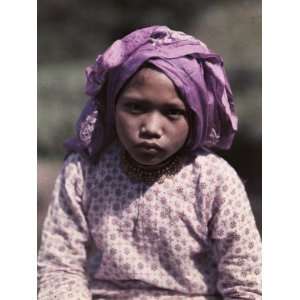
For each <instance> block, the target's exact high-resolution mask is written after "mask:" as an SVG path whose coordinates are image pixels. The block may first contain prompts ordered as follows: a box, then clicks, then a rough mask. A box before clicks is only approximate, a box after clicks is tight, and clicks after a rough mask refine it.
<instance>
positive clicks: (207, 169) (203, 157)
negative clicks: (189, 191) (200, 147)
mask: <svg viewBox="0 0 300 300" xmlns="http://www.w3.org/2000/svg"><path fill="white" fill-rule="evenodd" d="M192 167H193V168H194V169H195V170H196V172H197V173H198V175H199V178H200V180H201V181H208V182H209V184H210V186H212V187H213V186H214V187H216V188H217V187H218V186H220V185H222V184H223V183H224V182H228V181H232V182H237V183H238V184H241V185H242V183H241V179H240V177H239V175H238V174H237V171H236V170H235V169H234V168H233V167H232V166H231V165H230V164H229V163H228V162H227V161H226V160H225V159H224V158H222V157H221V156H219V155H217V154H215V153H213V152H209V151H198V152H195V153H194V159H193V162H192Z"/></svg>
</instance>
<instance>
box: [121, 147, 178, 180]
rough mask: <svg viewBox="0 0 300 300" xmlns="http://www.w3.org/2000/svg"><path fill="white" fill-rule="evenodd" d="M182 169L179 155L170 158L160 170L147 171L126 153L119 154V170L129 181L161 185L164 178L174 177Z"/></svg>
mask: <svg viewBox="0 0 300 300" xmlns="http://www.w3.org/2000/svg"><path fill="white" fill-rule="evenodd" d="M181 167H182V158H181V156H180V155H179V154H177V155H175V156H174V157H172V158H171V159H170V160H169V161H168V162H166V163H165V164H164V165H163V166H161V168H158V169H154V170H147V169H145V168H143V167H142V166H141V165H139V164H138V163H137V162H135V161H134V160H133V159H132V158H131V157H130V156H129V154H128V153H127V152H126V151H122V153H121V168H122V170H123V172H124V173H125V174H126V175H127V176H128V177H129V178H131V179H134V180H136V181H144V182H147V183H154V182H155V181H157V182H158V183H163V182H164V180H165V179H166V178H169V177H171V176H173V175H175V174H176V173H177V172H178V171H179V170H180V169H181Z"/></svg>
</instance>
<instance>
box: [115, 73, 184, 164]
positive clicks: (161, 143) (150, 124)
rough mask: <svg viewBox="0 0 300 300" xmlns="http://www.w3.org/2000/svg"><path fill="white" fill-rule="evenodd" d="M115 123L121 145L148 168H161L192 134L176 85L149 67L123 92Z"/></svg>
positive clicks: (118, 103) (138, 74) (137, 75)
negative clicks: (190, 133)
mask: <svg viewBox="0 0 300 300" xmlns="http://www.w3.org/2000/svg"><path fill="white" fill-rule="evenodd" d="M115 121H116V131H117V135H118V137H119V140H120V141H121V144H122V145H123V147H124V148H125V149H126V150H127V152H128V153H129V155H130V156H131V158H132V159H134V160H135V161H136V162H138V163H139V164H141V165H143V166H144V167H145V168H152V169H153V168H156V167H159V166H160V165H161V164H162V163H163V162H164V161H166V160H167V159H168V158H170V157H171V156H172V155H174V154H175V153H176V152H177V151H179V150H180V149H181V148H182V146H183V145H184V143H185V141H186V139H187V137H188V133H189V124H188V118H187V108H186V105H185V103H184V102H183V100H182V99H181V98H180V97H179V95H178V93H177V91H176V88H175V86H174V84H173V82H172V81H171V80H170V79H169V78H168V77H167V76H166V75H165V74H164V73H162V72H160V71H158V70H156V69H152V68H149V67H148V68H147V67H145V68H142V69H141V70H140V71H138V72H137V73H136V74H135V75H134V76H133V77H132V79H131V80H130V81H129V82H128V83H127V85H126V86H125V87H124V89H123V90H122V92H121V93H120V95H119V98H118V101H117V105H116V114H115Z"/></svg>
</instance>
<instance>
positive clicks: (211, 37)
mask: <svg viewBox="0 0 300 300" xmlns="http://www.w3.org/2000/svg"><path fill="white" fill-rule="evenodd" d="M149 25H167V26H169V27H171V28H172V29H175V30H180V31H184V32H186V33H189V34H192V35H194V36H196V37H197V38H199V39H201V40H202V41H204V42H205V43H206V44H207V45H208V47H209V48H211V49H212V50H214V51H216V52H217V53H219V54H221V55H222V56H223V58H224V61H225V68H226V71H227V74H228V77H229V80H230V83H231V87H232V90H233V93H234V97H235V102H236V106H237V111H238V115H239V120H240V122H239V132H238V135H237V137H236V139H235V141H234V144H233V147H232V149H231V150H230V151H228V152H222V153H220V154H221V155H222V156H223V157H225V158H226V159H227V160H228V161H229V162H230V163H231V165H233V166H234V167H235V169H236V170H237V172H238V173H239V175H240V176H241V178H242V180H243V181H244V183H245V186H246V189H247V191H248V194H249V197H250V200H251V204H252V208H253V212H254V214H255V217H256V222H257V225H258V228H259V230H260V231H261V3H260V1H257V0H223V1H221V0H218V1H201V0H185V1H181V0H177V1H172V0H165V1H162V0H161V1H159V0H151V1H149V0H131V1H125V0H111V1H99V0H89V1H82V0H81V1H80V0H64V1H62V0H39V1H38V241H39V238H40V230H41V224H42V221H43V219H44V216H45V212H46V209H47V206H48V203H49V200H50V198H51V190H52V188H53V183H54V178H55V177H56V175H57V173H58V171H59V168H60V165H61V163H62V160H63V155H64V150H63V147H62V144H63V141H64V140H65V139H66V138H68V137H69V136H71V135H72V134H73V126H74V122H75V120H76V119H77V117H78V114H79V113H80V111H81V108H82V106H83V105H84V103H85V101H86V97H85V95H84V93H83V88H84V82H85V81H84V80H85V78H84V68H85V67H86V66H87V65H90V64H92V63H94V61H95V59H96V56H97V54H98V53H100V52H102V51H104V50H105V49H106V48H107V47H108V46H110V44H111V43H112V42H113V41H114V40H115V39H117V38H121V37H122V36H124V35H125V34H127V33H129V32H131V31H133V30H135V29H137V28H139V27H143V26H149Z"/></svg>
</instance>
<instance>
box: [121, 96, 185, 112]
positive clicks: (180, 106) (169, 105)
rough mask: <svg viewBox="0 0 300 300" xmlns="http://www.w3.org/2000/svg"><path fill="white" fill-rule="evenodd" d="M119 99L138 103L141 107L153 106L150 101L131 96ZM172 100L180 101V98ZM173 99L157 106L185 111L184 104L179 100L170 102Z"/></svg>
mask: <svg viewBox="0 0 300 300" xmlns="http://www.w3.org/2000/svg"><path fill="white" fill-rule="evenodd" d="M121 98H122V99H123V100H124V101H129V102H130V101H133V102H138V103H139V104H142V105H147V106H152V105H153V103H152V101H151V100H148V99H144V98H139V97H132V96H122V97H121ZM173 99H180V98H173ZM173 99H171V100H170V102H167V103H162V104H161V105H159V106H162V107H164V108H178V109H184V110H186V109H187V108H186V105H185V104H184V102H183V101H182V100H181V99H180V101H172V100H173Z"/></svg>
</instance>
